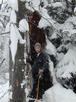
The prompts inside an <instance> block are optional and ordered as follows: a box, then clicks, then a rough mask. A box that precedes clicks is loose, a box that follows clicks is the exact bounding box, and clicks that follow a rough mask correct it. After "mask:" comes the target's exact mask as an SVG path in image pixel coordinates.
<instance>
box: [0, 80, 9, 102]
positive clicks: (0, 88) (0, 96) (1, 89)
mask: <svg viewBox="0 0 76 102" xmlns="http://www.w3.org/2000/svg"><path fill="white" fill-rule="evenodd" d="M8 89H9V82H7V83H5V84H3V85H0V102H8V101H9V91H8Z"/></svg>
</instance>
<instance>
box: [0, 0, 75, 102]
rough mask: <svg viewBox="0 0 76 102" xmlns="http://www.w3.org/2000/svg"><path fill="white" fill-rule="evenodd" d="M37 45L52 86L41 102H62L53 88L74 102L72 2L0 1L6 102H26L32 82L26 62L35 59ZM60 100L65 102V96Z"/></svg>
mask: <svg viewBox="0 0 76 102" xmlns="http://www.w3.org/2000/svg"><path fill="white" fill-rule="evenodd" d="M37 42H38V43H40V44H41V45H42V49H43V52H44V53H47V55H48V56H49V57H48V60H49V71H50V77H51V79H50V78H49V79H50V80H51V82H52V84H53V86H52V87H50V88H49V89H48V90H46V91H45V92H44V94H43V97H42V102H50V100H51V102H59V101H60V102H62V101H61V99H60V100H57V97H59V96H58V94H57V93H58V90H57V87H58V89H59V90H60V91H61V92H62V93H67V96H69V93H71V96H70V98H71V99H70V101H71V102H75V100H72V97H74V99H76V97H75V94H76V83H75V82H76V69H75V68H76V62H75V60H76V58H75V57H76V1H75V0H1V1H0V76H1V80H0V85H1V84H6V82H8V81H9V86H8V90H9V95H10V97H9V98H8V99H9V101H10V102H29V97H28V96H29V94H30V91H31V89H32V86H33V83H34V81H33V79H32V70H33V69H32V65H30V63H29V62H28V60H27V59H28V58H29V59H33V58H34V57H35V54H36V51H35V49H34V45H35V43H37ZM41 63H42V62H41ZM46 73H47V72H46ZM8 75H9V78H8ZM46 75H47V74H46ZM46 75H45V76H46ZM45 76H44V77H43V78H44V79H47V78H45ZM47 81H48V79H47ZM44 86H46V84H45V85H44ZM47 86H48V85H47ZM55 88H56V92H55ZM67 89H69V90H70V91H69V90H68V91H67ZM52 90H53V91H54V92H52ZM64 90H65V91H64ZM60 91H59V92H60ZM71 91H72V92H71ZM3 93H4V92H3ZM53 93H54V94H55V95H54V96H53ZM5 95H6V94H5ZM5 95H4V97H5ZM51 96H52V97H51ZM54 97H55V99H56V100H54ZM61 97H64V101H65V102H68V99H67V100H66V99H65V95H64V96H63V94H62V96H61ZM1 102H3V101H1Z"/></svg>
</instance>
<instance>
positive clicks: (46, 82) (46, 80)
mask: <svg viewBox="0 0 76 102" xmlns="http://www.w3.org/2000/svg"><path fill="white" fill-rule="evenodd" d="M38 78H39V76H38V74H33V88H32V92H31V95H32V96H33V97H34V98H36V96H37V88H38ZM52 85H53V84H52V77H50V72H49V70H48V69H47V70H45V71H44V73H43V76H42V78H40V79H39V90H38V93H39V95H38V96H39V97H38V98H39V99H41V98H42V95H43V94H44V92H45V91H46V90H47V89H49V88H50V87H51V86H52Z"/></svg>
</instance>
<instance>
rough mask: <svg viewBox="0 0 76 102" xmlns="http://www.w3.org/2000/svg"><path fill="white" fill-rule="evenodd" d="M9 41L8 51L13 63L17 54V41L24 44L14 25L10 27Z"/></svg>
mask: <svg viewBox="0 0 76 102" xmlns="http://www.w3.org/2000/svg"><path fill="white" fill-rule="evenodd" d="M10 40H11V44H10V49H11V54H12V61H13V62H15V55H16V52H17V44H18V41H20V42H22V43H23V44H24V43H25V41H24V40H23V39H22V37H21V35H20V33H19V30H18V28H17V27H16V25H15V24H11V27H10Z"/></svg>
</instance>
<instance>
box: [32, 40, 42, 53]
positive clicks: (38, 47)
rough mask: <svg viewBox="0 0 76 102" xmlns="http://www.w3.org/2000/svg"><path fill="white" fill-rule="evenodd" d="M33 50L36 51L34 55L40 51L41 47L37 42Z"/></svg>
mask: <svg viewBox="0 0 76 102" xmlns="http://www.w3.org/2000/svg"><path fill="white" fill-rule="evenodd" d="M34 49H35V51H36V53H40V52H41V51H42V46H41V44H40V43H39V42H37V43H36V44H35V45H34Z"/></svg>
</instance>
